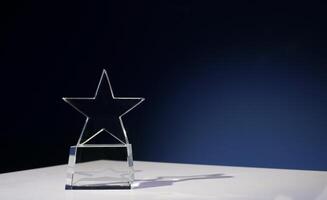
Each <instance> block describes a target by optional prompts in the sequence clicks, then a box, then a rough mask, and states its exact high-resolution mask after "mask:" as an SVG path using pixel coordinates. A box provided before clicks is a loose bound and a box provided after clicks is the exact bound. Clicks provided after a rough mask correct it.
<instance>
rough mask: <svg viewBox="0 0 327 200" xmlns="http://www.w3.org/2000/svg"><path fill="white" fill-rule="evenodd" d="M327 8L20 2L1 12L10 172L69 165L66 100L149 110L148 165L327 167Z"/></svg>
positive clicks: (71, 118)
mask: <svg viewBox="0 0 327 200" xmlns="http://www.w3.org/2000/svg"><path fill="white" fill-rule="evenodd" d="M325 8H326V6H325V5H323V4H314V3H311V4H310V5H308V4H301V3H300V2H296V3H291V2H290V3H287V2H285V1H283V3H277V2H275V1H274V2H272V3H268V2H265V3H255V2H247V3H244V2H243V1H241V2H231V3H230V4H229V3H212V2H211V3H207V2H203V1H201V2H200V1H172V2H169V1H156V2H145V1H141V2H140V1H130V2H120V3H119V2H118V1H104V2H94V1H92V2H86V1H76V2H73V1H70V2H59V1H56V2H52V3H50V2H44V1H24V2H20V1H12V2H10V4H3V5H2V6H1V24H2V31H1V41H0V42H1V59H0V64H1V71H0V83H1V84H0V85H1V86H0V89H1V95H2V96H1V102H0V103H1V104H0V105H1V131H0V134H1V140H0V150H1V152H2V155H1V160H2V162H1V165H0V168H1V169H0V170H1V172H7V171H14V170H21V169H27V168H34V167H41V166H49V165H54V164H64V163H66V162H67V158H68V147H69V146H70V145H73V144H74V143H76V141H77V138H78V136H79V133H80V131H81V128H82V126H83V123H84V118H83V116H81V115H80V114H79V113H77V112H76V111H75V110H73V109H72V108H70V107H69V106H68V105H66V104H65V103H64V102H63V101H62V100H61V97H63V96H72V97H74V96H93V95H94V92H95V89H96V86H97V82H98V79H99V78H100V75H101V71H102V69H103V68H106V69H107V70H108V72H109V75H110V77H111V81H112V85H113V88H114V92H115V95H116V96H143V97H145V98H146V101H145V102H144V103H143V105H142V106H140V107H139V108H138V109H136V110H135V111H133V112H132V113H130V114H129V115H128V116H127V117H126V119H125V125H126V127H127V131H128V133H129V137H130V140H131V142H132V143H133V151H134V158H135V159H136V160H150V161H165V162H186V163H201V164H219V165H237V166H255V167H273V168H292V169H313V170H327V159H326V153H327V134H326V131H327V125H326V120H327V94H326V91H327V70H326V64H327V55H326V52H327V48H326V47H327V46H326V45H327V39H326V35H327V28H326V21H325V18H326V14H325V13H326V12H325Z"/></svg>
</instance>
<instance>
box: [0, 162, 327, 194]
mask: <svg viewBox="0 0 327 200" xmlns="http://www.w3.org/2000/svg"><path fill="white" fill-rule="evenodd" d="M134 164H135V170H136V174H135V176H136V181H135V183H134V189H132V190H65V189H64V188H65V177H66V165H60V166H53V167H46V168H39V169H32V170H25V171H18V172H12V173H5V174H0V200H16V199H24V200H27V199H33V200H49V199H56V200H60V199H68V200H91V199H92V200H102V199H106V200H110V199H114V200H118V199H121V200H125V199H128V200H138V199H142V200H148V199H149V200H157V199H169V200H174V199H191V200H193V199H197V200H201V199H218V200H225V199H242V200H243V199H245V200H256V199H260V200H261V199H269V200H295V199H299V200H327V172H323V171H304V170H281V169H268V168H249V167H230V166H210V165H190V164H174V163H156V162H141V161H135V163H134Z"/></svg>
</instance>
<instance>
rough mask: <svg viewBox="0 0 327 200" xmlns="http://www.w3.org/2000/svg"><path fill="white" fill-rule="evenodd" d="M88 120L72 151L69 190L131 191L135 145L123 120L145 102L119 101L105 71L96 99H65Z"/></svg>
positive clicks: (69, 168) (68, 170) (67, 185)
mask: <svg viewBox="0 0 327 200" xmlns="http://www.w3.org/2000/svg"><path fill="white" fill-rule="evenodd" d="M63 100H64V101H65V102H67V103H68V104H69V105H71V106H72V107H73V108H75V109H76V110H77V111H78V112H80V113H81V114H82V115H84V116H85V117H86V120H85V124H84V126H83V129H82V133H81V135H80V137H79V139H78V142H77V144H76V145H75V146H71V147H70V151H69V161H68V169H67V180H66V187H65V188H66V189H67V190H74V189H130V188H131V184H132V182H133V180H134V170H133V155H132V145H131V144H130V143H129V141H128V137H127V133H126V130H125V128H124V124H123V120H122V118H123V117H124V116H125V115H126V114H127V113H128V112H130V111H131V110H133V109H134V108H135V107H136V106H138V105H139V104H140V103H141V102H142V101H144V98H141V97H115V96H114V94H113V91H112V87H111V84H110V81H109V77H108V74H107V72H106V70H103V72H102V75H101V78H100V81H99V84H98V87H97V89H96V92H95V95H94V97H83V98H80V97H76V98H70V97H69V98H68V97H64V98H63Z"/></svg>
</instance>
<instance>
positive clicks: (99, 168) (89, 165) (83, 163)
mask: <svg viewBox="0 0 327 200" xmlns="http://www.w3.org/2000/svg"><path fill="white" fill-rule="evenodd" d="M133 180H134V170H133V157H132V146H131V144H111V145H110V144H105V145H101V144H84V145H78V146H71V147H70V152H69V162H68V169H67V180H66V190H76V189H79V190H83V189H131V185H132V182H133Z"/></svg>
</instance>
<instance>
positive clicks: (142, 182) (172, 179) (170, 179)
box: [133, 174, 233, 189]
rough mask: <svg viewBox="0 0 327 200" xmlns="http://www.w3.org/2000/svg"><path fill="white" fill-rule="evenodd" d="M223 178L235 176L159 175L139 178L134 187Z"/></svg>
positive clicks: (140, 187) (160, 185)
mask: <svg viewBox="0 0 327 200" xmlns="http://www.w3.org/2000/svg"><path fill="white" fill-rule="evenodd" d="M221 178H233V176H226V175H224V174H204V175H193V176H159V177H157V178H154V179H139V180H135V182H136V184H135V185H134V186H133V189H143V188H151V187H162V186H170V185H173V184H174V183H178V182H184V181H192V180H206V179H221Z"/></svg>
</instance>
